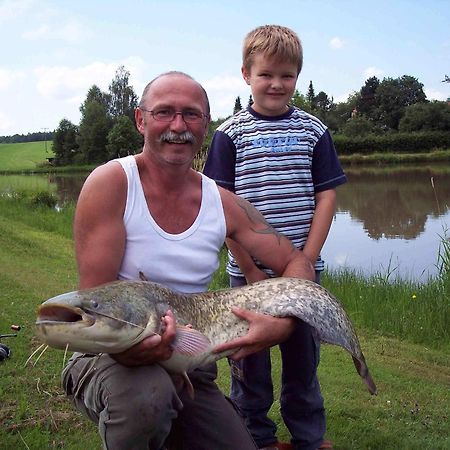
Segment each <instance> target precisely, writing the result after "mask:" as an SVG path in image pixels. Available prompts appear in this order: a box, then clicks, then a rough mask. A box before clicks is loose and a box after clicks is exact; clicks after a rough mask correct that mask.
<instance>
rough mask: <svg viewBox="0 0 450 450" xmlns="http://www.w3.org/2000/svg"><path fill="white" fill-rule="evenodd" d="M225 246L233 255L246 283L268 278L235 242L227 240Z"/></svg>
mask: <svg viewBox="0 0 450 450" xmlns="http://www.w3.org/2000/svg"><path fill="white" fill-rule="evenodd" d="M226 244H227V247H228V249H229V250H230V252H231V253H233V256H234V259H235V260H236V263H237V264H238V266H239V268H240V269H241V272H242V273H243V274H244V276H245V279H246V280H247V283H254V282H255V281H261V280H265V279H266V278H269V276H268V275H267V274H266V273H265V272H263V271H262V270H260V269H259V268H258V267H257V266H256V264H255V262H254V260H253V258H252V257H251V256H250V255H249V253H248V252H246V251H245V250H244V249H243V248H242V247H241V246H240V245H239V244H238V243H237V242H236V241H234V240H233V239H230V238H228V239H227V240H226Z"/></svg>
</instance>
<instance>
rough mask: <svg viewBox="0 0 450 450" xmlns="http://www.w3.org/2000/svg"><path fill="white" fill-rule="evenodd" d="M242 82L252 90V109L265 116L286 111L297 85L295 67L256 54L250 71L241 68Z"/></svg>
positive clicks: (288, 63) (294, 65)
mask: <svg viewBox="0 0 450 450" xmlns="http://www.w3.org/2000/svg"><path fill="white" fill-rule="evenodd" d="M242 75H243V77H244V80H245V81H246V83H247V84H248V85H250V88H251V90H252V97H253V102H254V103H253V105H252V107H253V109H254V110H255V111H256V112H258V113H260V114H263V115H265V116H278V115H280V114H283V113H285V112H286V111H287V109H288V107H287V105H288V103H290V101H291V98H292V96H293V95H294V90H295V85H296V83H297V77H298V73H297V65H296V64H293V63H290V62H285V61H279V60H278V59H277V58H274V57H266V56H264V55H263V54H261V53H258V54H256V55H255V56H254V58H253V64H252V65H251V67H250V70H248V71H247V70H246V69H245V68H244V67H243V68H242Z"/></svg>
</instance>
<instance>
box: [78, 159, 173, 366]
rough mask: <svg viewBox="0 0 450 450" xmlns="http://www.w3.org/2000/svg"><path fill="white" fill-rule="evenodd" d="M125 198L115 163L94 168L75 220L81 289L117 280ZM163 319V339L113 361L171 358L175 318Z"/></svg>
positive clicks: (122, 248) (148, 361)
mask: <svg viewBox="0 0 450 450" xmlns="http://www.w3.org/2000/svg"><path fill="white" fill-rule="evenodd" d="M126 196H127V180H126V176H125V173H124V172H123V170H122V168H121V167H120V165H119V164H118V163H115V162H111V163H109V164H105V165H104V166H100V167H98V168H97V169H95V170H94V171H93V172H92V174H91V175H90V176H89V177H88V179H87V180H86V182H85V184H84V186H83V189H82V190H81V193H80V196H79V199H78V203H77V208H76V213H75V220H74V238H75V252H76V258H77V264H78V271H79V287H80V289H86V288H90V287H94V286H98V285H100V284H103V283H107V282H110V281H115V280H117V276H118V273H119V269H120V265H121V263H122V258H123V254H124V251H125V237H126V235H125V227H124V224H123V213H124V210H125V203H126ZM161 320H162V323H163V326H164V328H165V331H164V333H163V334H162V336H150V337H148V338H146V339H144V340H143V341H142V342H140V343H139V344H137V345H135V346H133V347H132V348H131V349H129V350H127V351H125V352H123V353H119V354H116V355H112V356H113V358H114V359H116V360H117V361H118V362H120V363H121V364H124V365H126V366H136V365H143V364H152V363H154V362H156V361H162V360H166V359H168V358H170V356H171V355H172V348H171V343H172V341H173V339H174V338H175V332H176V328H175V318H174V316H173V314H172V313H171V312H170V311H168V312H167V314H166V315H165V316H164V317H163V318H162V319H161Z"/></svg>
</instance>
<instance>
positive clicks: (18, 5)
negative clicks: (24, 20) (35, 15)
mask: <svg viewBox="0 0 450 450" xmlns="http://www.w3.org/2000/svg"><path fill="white" fill-rule="evenodd" d="M33 3H35V1H34V0H21V1H17V0H4V1H2V2H0V22H6V21H8V20H12V19H15V18H16V17H18V16H21V15H22V14H23V13H24V12H26V11H28V10H29V9H31V6H32V5H33Z"/></svg>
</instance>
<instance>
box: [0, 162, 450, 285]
mask: <svg viewBox="0 0 450 450" xmlns="http://www.w3.org/2000/svg"><path fill="white" fill-rule="evenodd" d="M345 171H346V174H347V176H348V179H349V182H348V183H347V184H345V185H343V186H340V187H339V188H338V201H337V213H336V216H335V219H334V221H333V225H332V227H331V231H330V235H329V238H328V240H327V242H326V244H325V247H324V251H323V257H324V259H325V262H326V265H327V267H328V268H330V269H340V268H344V267H347V268H350V269H355V270H357V271H362V272H363V273H365V274H373V273H381V274H384V275H387V274H388V273H390V272H393V274H392V276H400V277H402V278H412V279H415V280H419V281H426V280H427V278H428V276H435V275H436V274H437V273H438V269H437V267H436V265H437V263H438V253H439V245H440V242H441V238H442V237H444V235H445V233H447V237H448V236H449V231H447V228H448V227H450V164H448V163H446V164H442V165H441V166H416V167H412V166H402V167H400V168H399V167H398V166H396V167H395V168H370V169H367V168H361V167H356V168H354V167H351V168H345ZM87 175H88V174H87V173H83V174H72V175H55V174H49V175H42V174H41V175H1V176H0V193H1V192H3V191H5V190H6V191H8V190H32V191H36V190H46V189H48V190H50V191H51V192H53V193H54V194H56V195H57V196H58V199H59V202H60V203H64V202H67V201H70V200H74V201H76V199H77V198H78V195H79V192H80V190H81V186H82V185H83V183H84V181H85V179H86V177H87ZM431 180H433V182H434V189H433V186H432V182H431Z"/></svg>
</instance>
